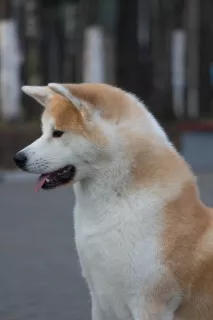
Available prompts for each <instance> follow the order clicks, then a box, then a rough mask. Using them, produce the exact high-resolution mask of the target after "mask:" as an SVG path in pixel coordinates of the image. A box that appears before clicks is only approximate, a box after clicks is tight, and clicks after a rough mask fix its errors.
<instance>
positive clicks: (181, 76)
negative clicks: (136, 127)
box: [171, 29, 186, 118]
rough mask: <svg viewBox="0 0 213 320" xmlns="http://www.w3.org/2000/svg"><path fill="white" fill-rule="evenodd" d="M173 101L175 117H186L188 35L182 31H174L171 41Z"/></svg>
mask: <svg viewBox="0 0 213 320" xmlns="http://www.w3.org/2000/svg"><path fill="white" fill-rule="evenodd" d="M171 40H172V41H171V63H172V65H171V72H172V100H173V110H174V113H175V115H176V116H177V117H178V118H180V117H182V116H183V115H184V105H185V88H186V34H185V31H184V30H182V29H179V30H174V31H173V32H172V39H171Z"/></svg>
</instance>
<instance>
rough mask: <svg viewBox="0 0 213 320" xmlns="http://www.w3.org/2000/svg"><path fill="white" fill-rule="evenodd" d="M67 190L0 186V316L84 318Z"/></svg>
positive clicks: (17, 319)
mask: <svg viewBox="0 0 213 320" xmlns="http://www.w3.org/2000/svg"><path fill="white" fill-rule="evenodd" d="M73 203H74V197H73V194H72V189H71V188H61V189H58V190H55V191H49V192H48V191H46V192H45V191H41V192H39V193H35V192H34V182H33V181H27V182H24V181H19V179H18V180H17V181H15V182H12V181H10V182H8V183H2V184H0V204H1V206H0V320H68V319H69V320H71V319H73V320H83V319H90V299H89V295H88V291H87V287H86V285H85V283H84V280H83V279H82V277H81V273H80V268H79V262H78V259H77V255H76V251H75V245H74V232H73V219H72V218H73V217H72V209H73Z"/></svg>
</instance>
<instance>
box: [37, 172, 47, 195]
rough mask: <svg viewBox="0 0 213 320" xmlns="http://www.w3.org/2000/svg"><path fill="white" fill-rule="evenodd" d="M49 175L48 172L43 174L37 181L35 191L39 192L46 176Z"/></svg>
mask: <svg viewBox="0 0 213 320" xmlns="http://www.w3.org/2000/svg"><path fill="white" fill-rule="evenodd" d="M47 177H48V174H42V175H41V176H40V177H39V178H38V180H37V182H36V186H35V192H39V190H40V189H41V188H42V186H43V185H44V183H45V181H46V178H47Z"/></svg>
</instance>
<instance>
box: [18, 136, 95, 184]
mask: <svg viewBox="0 0 213 320" xmlns="http://www.w3.org/2000/svg"><path fill="white" fill-rule="evenodd" d="M82 150H84V151H85V152H84V153H83V152H82ZM21 151H22V152H24V153H25V155H26V156H27V158H28V160H27V164H26V168H25V169H26V170H27V171H29V172H31V173H36V174H43V173H48V172H52V171H55V170H58V169H60V168H62V167H64V166H66V165H70V164H71V165H74V166H76V168H77V169H78V172H77V174H78V179H81V178H82V177H81V176H84V175H86V174H87V172H88V161H89V160H88V156H90V157H91V156H92V154H93V150H92V148H91V146H90V145H89V142H88V141H87V140H86V139H84V138H83V137H73V136H72V134H69V133H66V135H65V136H64V137H63V138H55V139H53V138H50V137H48V136H47V135H45V134H43V135H42V136H41V137H40V138H39V139H37V140H36V141H34V142H33V143H32V144H31V145H29V146H27V147H26V148H25V149H23V150H21ZM88 151H89V152H88Z"/></svg>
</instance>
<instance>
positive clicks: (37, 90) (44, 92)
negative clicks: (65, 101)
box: [21, 86, 54, 106]
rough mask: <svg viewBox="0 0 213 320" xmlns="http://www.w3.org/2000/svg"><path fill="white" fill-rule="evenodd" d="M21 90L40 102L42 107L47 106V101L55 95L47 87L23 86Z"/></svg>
mask: <svg viewBox="0 0 213 320" xmlns="http://www.w3.org/2000/svg"><path fill="white" fill-rule="evenodd" d="M21 89H22V91H23V92H24V93H26V94H27V95H28V96H31V97H33V98H34V99H35V100H36V101H38V102H39V103H40V104H41V105H42V106H45V104H46V102H47V100H48V99H49V98H51V96H53V94H54V93H53V92H52V91H51V90H50V89H49V88H48V87H47V86H23V87H22V88H21Z"/></svg>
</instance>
